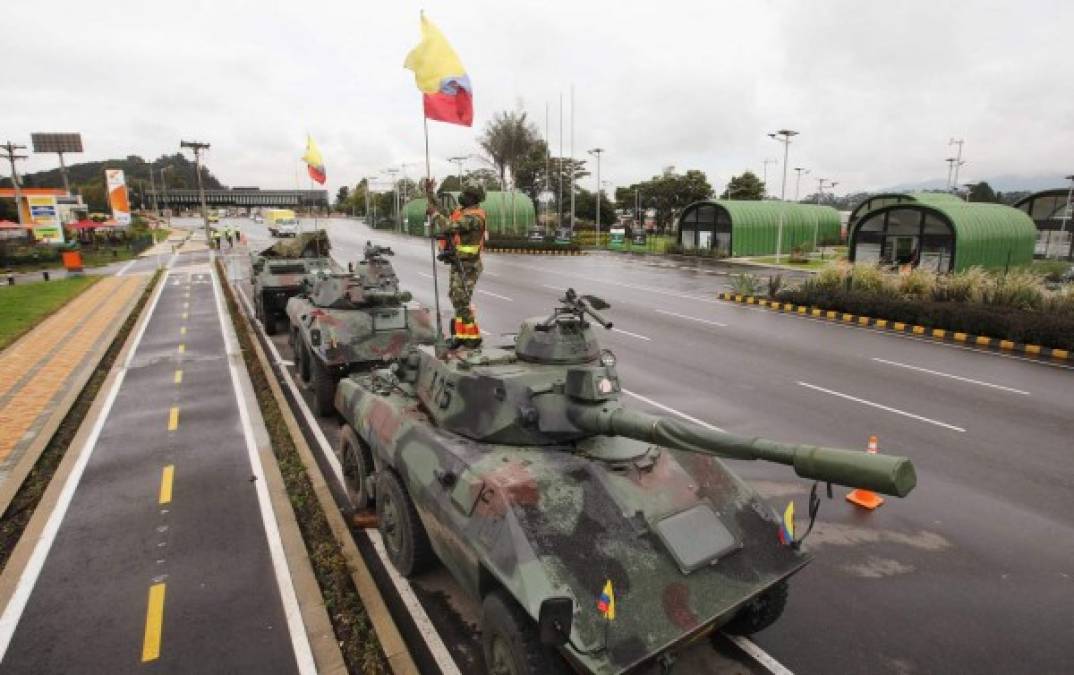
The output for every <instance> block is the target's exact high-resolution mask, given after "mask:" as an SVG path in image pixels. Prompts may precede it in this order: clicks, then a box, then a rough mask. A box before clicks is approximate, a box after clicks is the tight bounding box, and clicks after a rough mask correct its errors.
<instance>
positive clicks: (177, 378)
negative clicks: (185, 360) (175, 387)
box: [174, 370, 183, 384]
mask: <svg viewBox="0 0 1074 675" xmlns="http://www.w3.org/2000/svg"><path fill="white" fill-rule="evenodd" d="M174 381H175V383H176V384H182V383H183V371H182V370H177V371H175V380H174Z"/></svg>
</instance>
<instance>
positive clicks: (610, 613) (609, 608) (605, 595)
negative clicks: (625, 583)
mask: <svg viewBox="0 0 1074 675" xmlns="http://www.w3.org/2000/svg"><path fill="white" fill-rule="evenodd" d="M597 609H598V610H599V611H600V613H601V614H603V615H604V618H605V619H607V620H608V621H615V591H614V590H612V580H611V579H608V580H607V581H606V582H604V590H603V591H601V592H600V597H599V598H597Z"/></svg>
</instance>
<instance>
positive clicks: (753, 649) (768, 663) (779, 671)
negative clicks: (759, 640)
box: [724, 633, 794, 675]
mask: <svg viewBox="0 0 1074 675" xmlns="http://www.w3.org/2000/svg"><path fill="white" fill-rule="evenodd" d="M724 635H726V637H727V639H728V640H730V641H731V642H733V643H735V646H737V647H738V648H739V649H741V650H742V651H744V652H746V653H747V654H749V656H750V657H751V658H752V659H753V660H755V661H757V663H759V664H761V665H762V666H763V667H764V668H766V669H767V670H768V672H770V673H772V675H794V673H793V672H791V670H790V669H789V668H787V667H786V666H784V665H783V664H782V663H780V662H779V661H777V660H775V659H774V658H772V656H771V655H770V654H769V653H768V652H766V651H764V650H762V649H761V648H760V647H758V646H757V645H755V644H754V643H753V642H751V641H750V640H749V639H748V638H744V637H742V636H741V635H730V634H726V633H725V634H724Z"/></svg>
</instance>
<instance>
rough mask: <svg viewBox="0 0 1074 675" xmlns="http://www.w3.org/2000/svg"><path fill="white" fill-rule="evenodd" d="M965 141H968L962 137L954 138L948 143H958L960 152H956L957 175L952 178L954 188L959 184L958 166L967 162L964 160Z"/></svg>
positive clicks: (949, 144)
mask: <svg viewBox="0 0 1074 675" xmlns="http://www.w3.org/2000/svg"><path fill="white" fill-rule="evenodd" d="M965 142H966V141H964V140H962V139H961V138H952V139H951V140H950V141H948V143H947V145H948V146H951V145H957V146H958V152H957V153H956V154H955V175H954V177H953V178H952V180H951V187H952V188H953V187H955V186H956V185H958V167H960V166H962V165H963V164H965V162H963V161H962V144H963V143H965Z"/></svg>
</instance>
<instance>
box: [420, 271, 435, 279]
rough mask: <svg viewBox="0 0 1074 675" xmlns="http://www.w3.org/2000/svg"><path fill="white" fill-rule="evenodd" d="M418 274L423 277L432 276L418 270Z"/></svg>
mask: <svg viewBox="0 0 1074 675" xmlns="http://www.w3.org/2000/svg"><path fill="white" fill-rule="evenodd" d="M418 276H419V277H425V278H426V279H432V278H433V275H431V274H426V273H425V272H418Z"/></svg>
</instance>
